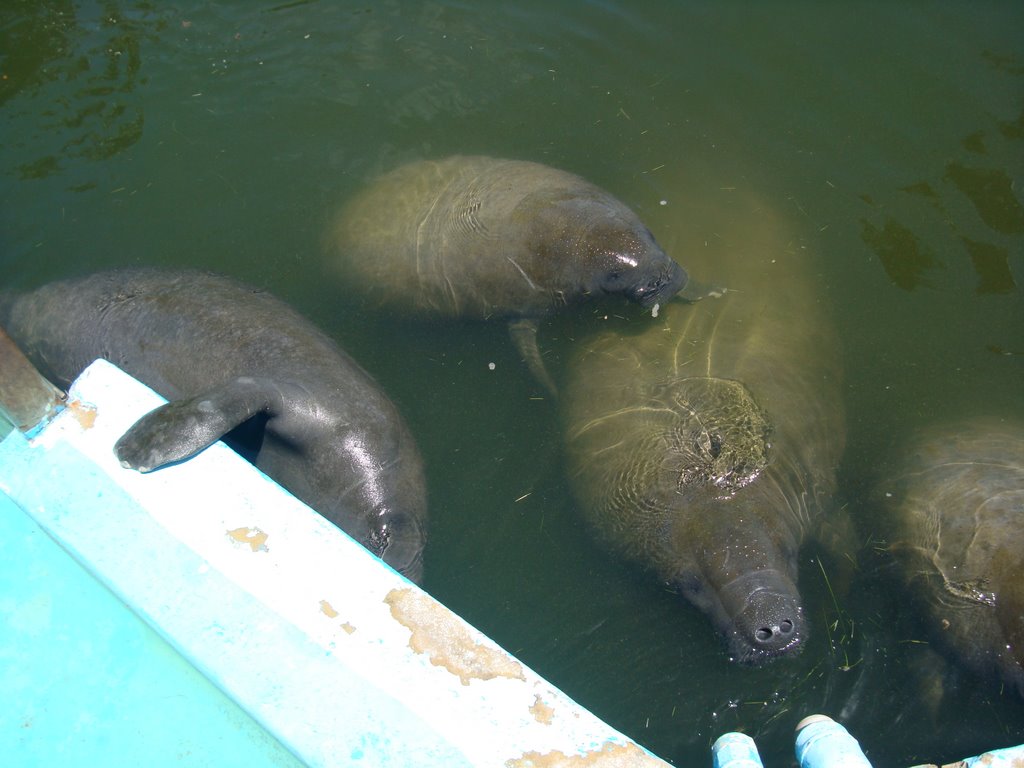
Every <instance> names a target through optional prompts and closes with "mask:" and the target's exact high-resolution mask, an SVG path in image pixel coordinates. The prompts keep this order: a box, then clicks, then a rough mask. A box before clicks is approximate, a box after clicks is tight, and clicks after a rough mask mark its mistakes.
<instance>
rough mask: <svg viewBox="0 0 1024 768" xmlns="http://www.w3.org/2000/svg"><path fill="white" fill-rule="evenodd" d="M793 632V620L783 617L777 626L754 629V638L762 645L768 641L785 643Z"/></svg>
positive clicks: (768, 642)
mask: <svg viewBox="0 0 1024 768" xmlns="http://www.w3.org/2000/svg"><path fill="white" fill-rule="evenodd" d="M792 634H793V622H792V621H790V620H789V619H783V620H782V621H780V622H779V624H778V626H771V627H761V628H760V629H757V630H755V631H754V638H755V639H756V640H757V642H759V643H761V644H762V645H768V644H770V643H785V642H787V641H788V639H789V636H790V635H792Z"/></svg>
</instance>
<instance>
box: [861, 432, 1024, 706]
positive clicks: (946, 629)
mask: <svg viewBox="0 0 1024 768" xmlns="http://www.w3.org/2000/svg"><path fill="white" fill-rule="evenodd" d="M879 498H880V500H881V503H882V504H883V505H884V506H885V508H886V510H887V517H888V523H889V525H890V535H891V544H892V549H893V552H894V554H895V556H896V557H897V559H898V561H899V563H900V564H901V568H902V570H903V573H904V575H905V577H906V580H907V582H908V584H909V588H910V589H911V591H912V593H913V594H914V595H915V596H916V597H917V599H918V600H919V601H921V602H922V603H923V604H924V605H925V607H926V609H927V611H928V614H929V616H930V617H931V622H932V627H933V629H934V630H935V632H936V634H937V635H938V636H939V638H940V640H941V642H942V643H943V644H945V645H946V646H948V647H949V648H950V649H952V651H953V652H954V653H955V654H956V655H957V656H959V657H960V658H961V659H962V660H963V661H964V662H965V664H966V665H967V666H968V667H969V668H972V669H974V670H975V671H976V672H978V673H980V674H983V675H986V676H992V677H995V676H996V675H997V674H998V675H999V676H1001V677H1002V678H1003V680H1004V681H1006V682H1007V683H1009V684H1011V685H1014V686H1016V688H1017V690H1018V692H1019V693H1020V694H1021V695H1022V696H1024V586H1022V585H1024V424H1019V423H1006V422H999V421H996V420H978V421H973V422H962V423H957V424H947V425H942V426H937V427H933V428H931V429H929V430H924V431H922V433H921V434H919V435H917V436H916V437H915V439H914V440H913V441H912V442H911V443H910V444H909V447H908V448H907V449H906V454H905V458H904V459H903V468H902V470H901V471H900V473H899V474H898V475H896V476H895V477H893V478H891V479H889V480H886V481H884V482H882V483H880V484H879Z"/></svg>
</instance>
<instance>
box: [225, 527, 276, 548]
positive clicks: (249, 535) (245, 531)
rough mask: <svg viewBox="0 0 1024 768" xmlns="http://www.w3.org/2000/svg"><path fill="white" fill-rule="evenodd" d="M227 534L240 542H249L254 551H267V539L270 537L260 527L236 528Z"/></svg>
mask: <svg viewBox="0 0 1024 768" xmlns="http://www.w3.org/2000/svg"><path fill="white" fill-rule="evenodd" d="M227 534H228V538H229V539H232V540H233V541H235V542H237V543H239V544H248V545H249V546H250V547H252V551H253V552H266V551H267V539H268V538H270V537H269V536H268V535H267V534H266V533H264V532H263V531H261V530H260V529H259V528H244V527H243V528H235V529H234V530H231V531H228V532H227Z"/></svg>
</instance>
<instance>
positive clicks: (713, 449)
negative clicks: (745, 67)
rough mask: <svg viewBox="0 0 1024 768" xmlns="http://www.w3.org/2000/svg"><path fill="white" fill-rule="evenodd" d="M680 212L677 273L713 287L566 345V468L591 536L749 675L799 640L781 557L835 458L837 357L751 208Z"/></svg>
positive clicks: (827, 499) (793, 566)
mask: <svg viewBox="0 0 1024 768" xmlns="http://www.w3.org/2000/svg"><path fill="white" fill-rule="evenodd" d="M683 202H684V207H685V209H686V211H687V217H688V220H689V221H690V222H693V223H692V224H689V225H686V224H685V223H684V224H682V225H681V226H686V227H687V235H686V236H687V237H688V239H689V240H690V241H691V242H689V243H687V245H688V246H690V247H688V252H689V253H691V254H692V255H693V266H692V268H693V269H694V270H695V271H696V272H697V273H698V274H701V273H702V272H703V273H705V274H708V275H710V274H713V275H714V276H715V278H716V279H717V280H720V281H721V282H722V283H723V284H724V285H725V286H726V287H727V291H726V292H725V294H724V295H723V296H721V297H719V298H708V299H705V300H704V301H702V302H700V303H698V304H694V305H684V304H680V303H678V302H671V303H669V304H668V305H666V306H664V307H663V308H662V311H661V314H660V316H659V318H658V319H657V320H656V321H654V322H643V323H640V324H639V326H640V327H639V328H636V327H630V326H637V325H638V324H637V323H635V322H632V323H618V324H616V325H615V326H609V327H608V328H607V330H605V331H603V332H600V333H598V334H597V335H596V336H595V337H594V338H592V339H591V340H590V341H588V342H587V343H585V344H583V345H581V346H580V347H578V348H577V352H576V354H575V356H574V359H573V360H572V361H571V363H570V365H571V368H570V371H569V382H568V386H567V387H566V389H565V392H564V397H563V398H562V400H561V402H562V406H563V413H564V424H565V436H566V443H567V457H568V465H569V471H570V476H571V482H572V485H573V488H574V491H575V494H576V497H577V499H578V501H579V502H580V505H581V507H582V509H583V511H584V513H585V515H586V517H587V519H588V520H589V522H590V523H591V524H592V527H593V528H594V529H595V530H596V532H597V533H598V535H599V538H601V539H602V540H603V541H604V542H606V543H607V544H608V545H609V546H610V547H611V548H613V549H614V550H616V551H618V552H620V553H623V554H624V555H625V556H627V557H628V558H631V559H633V560H635V561H638V562H639V563H641V564H643V565H645V566H647V567H648V568H649V569H650V570H652V571H653V572H654V573H655V574H656V575H657V576H658V577H659V578H660V579H662V580H664V581H665V582H666V583H667V584H668V585H670V586H671V587H672V588H674V589H676V590H678V591H679V592H680V593H681V594H682V595H684V596H685V597H686V598H687V599H688V600H690V601H691V602H692V603H693V604H695V605H696V606H698V607H699V608H700V609H701V610H703V611H704V612H705V613H706V614H707V615H708V616H709V617H710V618H711V621H712V623H713V624H714V626H715V627H716V628H717V629H718V630H719V631H720V632H721V633H722V634H723V635H724V637H725V639H726V641H727V645H728V649H729V653H730V656H731V658H733V659H734V660H737V661H740V662H742V663H747V664H758V663H762V662H764V661H767V660H769V659H772V658H774V657H777V656H780V655H782V654H787V653H792V652H794V651H797V650H799V649H800V648H801V643H802V642H803V640H804V638H805V636H806V627H805V612H804V609H803V605H802V602H801V597H800V593H799V591H798V590H797V586H796V578H797V562H796V560H797V552H798V549H799V547H800V545H801V543H802V541H803V540H804V538H805V536H806V535H807V534H808V533H809V532H812V531H815V530H816V528H817V527H818V525H819V523H820V522H821V519H822V518H823V516H824V513H825V512H826V511H827V510H828V508H829V507H830V504H831V499H832V496H833V493H834V490H835V485H836V478H835V472H836V467H837V464H838V462H839V460H840V455H841V453H842V451H843V447H844V442H845V427H844V415H843V407H842V402H841V399H840V377H841V370H840V361H839V349H838V347H837V343H836V339H835V338H834V336H833V333H832V330H831V326H830V323H829V319H828V317H827V312H826V311H825V305H826V302H825V298H824V297H823V295H822V294H821V292H820V291H819V286H818V285H817V282H816V280H815V278H814V273H813V268H812V266H811V264H810V262H809V259H808V258H807V257H806V255H805V252H804V250H803V249H802V248H801V247H800V245H799V244H797V243H794V242H793V241H792V238H791V234H790V233H789V232H788V231H787V230H786V229H785V228H784V227H783V226H782V224H781V223H780V221H778V220H777V219H776V218H775V216H773V214H772V212H771V210H770V209H769V208H768V207H767V206H766V205H764V204H763V203H760V202H758V201H757V200H752V199H749V198H746V197H743V196H741V195H740V193H739V192H736V191H732V192H728V193H723V192H718V191H717V190H716V192H715V193H712V192H711V191H710V190H709V191H708V194H707V195H706V196H705V195H696V196H695V197H694V199H693V200H692V201H683ZM702 205H703V206H704V207H703V208H702V207H701V206H702Z"/></svg>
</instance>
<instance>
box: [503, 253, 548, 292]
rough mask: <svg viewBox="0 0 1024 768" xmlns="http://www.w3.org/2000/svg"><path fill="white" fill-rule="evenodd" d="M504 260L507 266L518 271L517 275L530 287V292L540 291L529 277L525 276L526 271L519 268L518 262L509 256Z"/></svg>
mask: <svg viewBox="0 0 1024 768" xmlns="http://www.w3.org/2000/svg"><path fill="white" fill-rule="evenodd" d="M505 258H506V259H508V262H509V264H511V265H512V266H513V267H515V268H516V269H518V270H519V274H520V275H522V276H523V280H525V281H526V284H527V285H528V286H530V290H531V291H539V290H540V288H538V287H537V284H536V283H535V282H533V280H531V279H530V276H529V275H528V274H526V270H525V269H523V268H522V267H521V266H519V262H517V261H516V260H515V259H513V258H512V257H511V256H506V257H505Z"/></svg>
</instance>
